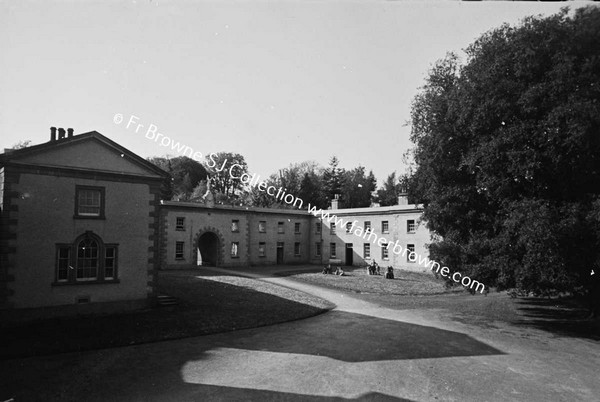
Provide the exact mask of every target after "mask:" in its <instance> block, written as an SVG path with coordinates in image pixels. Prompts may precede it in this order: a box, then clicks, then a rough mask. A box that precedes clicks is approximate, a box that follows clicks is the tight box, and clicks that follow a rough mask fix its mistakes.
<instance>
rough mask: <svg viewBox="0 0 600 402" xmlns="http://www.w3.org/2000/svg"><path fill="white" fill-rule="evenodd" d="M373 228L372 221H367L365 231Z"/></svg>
mask: <svg viewBox="0 0 600 402" xmlns="http://www.w3.org/2000/svg"><path fill="white" fill-rule="evenodd" d="M367 230H371V221H365V232H366V231H367Z"/></svg>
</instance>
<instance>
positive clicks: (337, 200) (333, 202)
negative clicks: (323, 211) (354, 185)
mask: <svg viewBox="0 0 600 402" xmlns="http://www.w3.org/2000/svg"><path fill="white" fill-rule="evenodd" d="M333 197H334V198H333V200H331V209H338V208H339V206H340V205H339V204H340V195H339V194H335V195H334V196H333Z"/></svg>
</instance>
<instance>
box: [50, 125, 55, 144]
mask: <svg viewBox="0 0 600 402" xmlns="http://www.w3.org/2000/svg"><path fill="white" fill-rule="evenodd" d="M50 141H56V127H50Z"/></svg>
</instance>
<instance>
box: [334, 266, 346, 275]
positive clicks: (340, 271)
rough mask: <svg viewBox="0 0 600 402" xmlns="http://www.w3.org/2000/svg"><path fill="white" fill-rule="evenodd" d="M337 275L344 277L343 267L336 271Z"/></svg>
mask: <svg viewBox="0 0 600 402" xmlns="http://www.w3.org/2000/svg"><path fill="white" fill-rule="evenodd" d="M335 274H336V275H339V276H344V270H343V269H342V268H341V267H337V269H336V270H335Z"/></svg>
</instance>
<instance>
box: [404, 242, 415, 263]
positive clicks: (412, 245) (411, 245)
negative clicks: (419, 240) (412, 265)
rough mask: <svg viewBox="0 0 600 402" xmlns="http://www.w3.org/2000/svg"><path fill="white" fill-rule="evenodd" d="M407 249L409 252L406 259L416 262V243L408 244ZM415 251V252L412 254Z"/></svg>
mask: <svg viewBox="0 0 600 402" xmlns="http://www.w3.org/2000/svg"><path fill="white" fill-rule="evenodd" d="M406 250H407V252H408V254H406V261H408V262H415V261H416V260H417V255H416V254H415V253H414V251H415V245H414V244H407V245H406ZM411 253H413V254H411Z"/></svg>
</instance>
